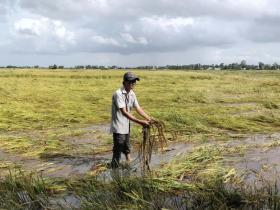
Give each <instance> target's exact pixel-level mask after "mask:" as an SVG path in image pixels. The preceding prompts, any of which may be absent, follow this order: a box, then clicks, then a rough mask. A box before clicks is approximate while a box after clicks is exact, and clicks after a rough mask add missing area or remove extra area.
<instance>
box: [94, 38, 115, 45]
mask: <svg viewBox="0 0 280 210" xmlns="http://www.w3.org/2000/svg"><path fill="white" fill-rule="evenodd" d="M91 40H92V41H93V42H96V43H98V44H104V45H113V46H120V43H119V42H118V41H117V40H115V39H113V38H105V37H102V36H93V37H92V38H91Z"/></svg>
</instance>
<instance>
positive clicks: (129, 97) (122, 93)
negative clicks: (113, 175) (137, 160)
mask: <svg viewBox="0 0 280 210" xmlns="http://www.w3.org/2000/svg"><path fill="white" fill-rule="evenodd" d="M136 81H140V79H139V77H137V76H136V75H135V74H134V73H132V72H126V73H125V74H124V75H123V87H122V88H120V89H118V90H117V91H116V92H115V93H114V94H113V97H112V120H111V132H112V133H113V141H114V146H113V158H112V163H111V166H112V168H117V167H118V166H119V163H120V159H121V153H124V155H125V157H126V161H127V162H130V161H131V157H130V140H129V138H130V129H131V122H130V121H133V122H136V123H138V124H140V125H142V126H149V123H150V121H151V118H150V116H149V115H147V114H146V113H145V112H144V110H143V109H142V108H141V107H140V105H139V104H138V101H137V98H136V95H135V93H134V92H133V89H134V87H135V85H136ZM132 107H134V108H135V109H136V111H137V113H138V114H139V115H141V116H142V117H143V118H144V119H138V118H136V117H135V116H133V115H132V114H131V113H130V111H131V108H132Z"/></svg>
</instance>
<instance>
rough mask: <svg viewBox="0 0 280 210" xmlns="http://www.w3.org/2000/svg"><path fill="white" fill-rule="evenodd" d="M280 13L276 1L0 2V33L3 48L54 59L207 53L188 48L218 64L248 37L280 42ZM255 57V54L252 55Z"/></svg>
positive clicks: (254, 40)
mask: <svg viewBox="0 0 280 210" xmlns="http://www.w3.org/2000/svg"><path fill="white" fill-rule="evenodd" d="M4 14H5V15H4ZM279 14H280V3H279V2H278V1H277V0H255V1H251V0H197V1H193V0H179V1H171V0H155V1H148V0H135V1H131V0H79V1H76V0H57V1H46V0H11V1H1V2H0V25H1V28H4V29H6V30H5V32H0V49H1V50H3V49H4V48H3V46H5V49H8V51H9V52H11V53H14V52H17V53H29V54H32V53H36V54H42V55H44V54H46V53H47V54H48V55H49V56H51V55H53V56H56V55H59V54H65V55H69V56H70V55H73V54H77V53H78V54H81V53H85V54H87V55H88V57H89V58H90V54H94V55H95V57H98V56H97V54H100V55H102V56H105V55H106V56H105V57H108V59H109V57H111V58H112V61H116V60H117V58H120V59H124V57H125V56H129V57H131V59H132V60H134V61H135V62H136V60H137V59H136V58H137V57H139V58H141V59H143V61H144V60H145V62H146V63H148V62H157V60H160V59H161V58H166V57H167V55H169V56H171V55H172V54H173V55H174V56H171V58H170V59H172V58H173V59H175V60H178V62H179V60H180V58H181V57H182V59H183V57H184V56H186V55H187V56H188V57H189V58H191V59H192V60H193V61H197V60H204V58H202V56H203V53H201V54H200V53H191V52H194V51H196V52H199V50H201V51H203V52H207V51H209V52H211V53H209V54H210V55H211V56H209V60H210V59H212V60H215V61H219V58H222V57H223V56H224V55H223V54H222V53H219V52H231V51H232V52H234V53H235V54H236V56H234V55H233V54H230V53H228V54H229V55H231V56H232V57H234V58H238V59H239V58H240V57H242V56H244V55H242V52H243V51H242V50H244V48H242V46H247V45H248V43H249V42H252V43H254V44H256V45H257V44H259V43H270V42H274V43H278V42H280V38H279V37H280V29H278V23H279V21H280V15H279ZM44 21H45V22H44ZM57 24H58V25H57ZM6 40H8V41H6ZM3 43H4V44H3ZM1 46H2V47H1ZM250 47H251V46H250ZM268 47H269V48H271V46H270V45H269V46H268ZM238 49H240V51H238ZM250 49H251V48H250ZM252 49H253V47H252ZM241 51H242V52H241ZM180 53H181V54H182V56H181V55H180ZM259 53H261V52H259ZM273 53H276V52H275V51H273ZM115 54H118V55H115ZM145 54H150V55H151V56H152V57H154V59H153V58H146V57H145ZM237 54H239V55H237ZM113 55H114V56H113ZM157 55H159V56H157ZM239 56H240V57H239ZM252 56H255V57H257V55H251V57H250V56H248V59H251V60H254V59H252ZM270 56H271V57H273V55H270ZM259 57H260V56H259ZM99 58H100V57H99ZM273 58H275V57H273ZM80 59H81V58H80ZM170 59H167V58H166V60H168V61H169V60H170ZM109 60H110V59H109ZM209 60H208V61H209ZM228 60H230V59H228ZM107 61H108V60H107ZM187 61H188V62H191V60H187ZM123 62H126V61H125V59H124V60H123Z"/></svg>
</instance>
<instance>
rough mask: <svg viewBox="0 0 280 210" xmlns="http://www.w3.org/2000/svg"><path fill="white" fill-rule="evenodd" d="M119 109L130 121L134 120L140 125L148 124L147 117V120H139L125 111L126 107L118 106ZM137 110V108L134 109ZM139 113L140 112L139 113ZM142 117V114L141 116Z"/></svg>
mask: <svg viewBox="0 0 280 210" xmlns="http://www.w3.org/2000/svg"><path fill="white" fill-rule="evenodd" d="M120 110H121V112H122V114H123V115H124V116H126V117H127V118H128V119H129V120H131V121H133V122H136V123H138V124H140V125H142V126H147V125H149V121H148V119H147V118H146V117H145V118H146V119H147V120H140V119H137V118H136V117H134V116H133V115H132V114H130V113H129V112H127V111H126V109H125V108H120ZM136 110H137V109H136ZM142 111H143V110H142ZM137 112H138V111H137ZM143 113H144V114H145V112H144V111H143ZM140 115H141V114H140ZM141 116H142V115H141ZM146 116H147V117H149V116H148V115H147V114H146ZM143 117H144V116H143Z"/></svg>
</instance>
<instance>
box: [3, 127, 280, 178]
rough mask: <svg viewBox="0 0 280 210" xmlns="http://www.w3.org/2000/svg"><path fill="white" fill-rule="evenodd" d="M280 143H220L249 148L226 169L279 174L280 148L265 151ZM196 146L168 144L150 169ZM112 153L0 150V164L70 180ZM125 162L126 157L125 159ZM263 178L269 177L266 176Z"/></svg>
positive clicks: (270, 138)
mask: <svg viewBox="0 0 280 210" xmlns="http://www.w3.org/2000/svg"><path fill="white" fill-rule="evenodd" d="M84 129H85V130H89V131H92V130H95V131H96V130H97V131H100V132H103V133H107V132H108V131H109V130H108V129H109V128H108V125H105V126H104V125H94V126H89V127H86V128H84ZM277 140H279V141H280V133H275V134H267V135H259V134H257V135H252V136H250V137H248V138H245V139H240V140H238V139H232V140H230V141H228V142H224V143H218V145H220V146H223V147H229V148H233V147H238V146H247V150H246V152H245V154H244V155H243V156H242V155H238V154H233V155H230V156H226V157H225V166H230V167H234V168H236V169H237V171H240V173H241V172H242V171H244V170H251V171H253V170H261V169H269V170H272V169H273V170H276V171H279V170H280V168H279V163H280V149H279V148H280V147H271V148H270V149H268V150H266V151H264V150H263V146H264V145H267V144H271V143H274V142H276V141H277ZM213 144H215V145H217V142H208V143H204V144H201V146H203V145H204V146H207V145H213ZM195 146H200V145H194V144H191V143H169V146H168V148H166V149H165V151H164V152H158V153H155V152H154V153H153V154H152V161H151V163H150V166H151V168H152V169H153V168H156V167H160V166H161V165H162V164H164V163H167V162H169V161H170V160H172V159H173V158H176V156H178V155H180V154H186V153H188V152H190V151H192V149H193V148H194V147H195ZM132 151H133V152H132V157H133V159H134V161H133V162H132V167H133V168H135V169H136V170H138V171H139V168H140V165H139V160H138V159H137V156H138V152H137V148H132ZM111 156H112V153H111V152H109V153H105V154H98V155H95V156H68V157H54V158H49V159H47V160H41V159H27V158H23V157H21V156H19V155H14V154H10V153H6V152H4V151H2V150H1V149H0V164H1V162H9V163H13V164H14V165H15V166H18V167H20V168H21V169H23V170H25V171H37V172H40V173H42V175H43V176H50V177H70V176H76V175H82V174H85V173H89V172H91V171H92V169H95V168H96V166H98V165H104V166H105V165H108V164H109V163H110V161H111ZM123 159H124V158H123ZM7 171H8V170H7V168H4V167H2V168H1V167H0V176H1V175H5V173H7ZM264 176H267V174H266V173H264Z"/></svg>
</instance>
